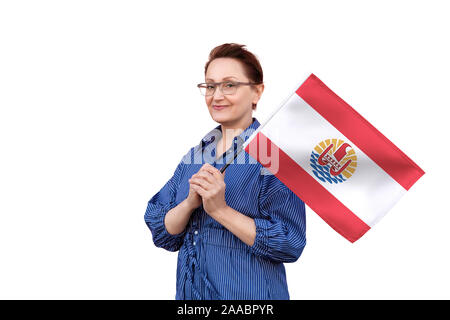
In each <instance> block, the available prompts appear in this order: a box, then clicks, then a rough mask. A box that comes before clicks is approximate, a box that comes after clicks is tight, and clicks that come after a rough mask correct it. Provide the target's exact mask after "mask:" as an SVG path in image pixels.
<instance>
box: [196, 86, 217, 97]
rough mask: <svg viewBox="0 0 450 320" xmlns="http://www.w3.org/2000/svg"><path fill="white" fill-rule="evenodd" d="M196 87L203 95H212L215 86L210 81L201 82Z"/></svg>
mask: <svg viewBox="0 0 450 320" xmlns="http://www.w3.org/2000/svg"><path fill="white" fill-rule="evenodd" d="M198 88H199V89H200V93H201V94H202V95H204V96H212V95H213V94H214V91H215V90H216V86H215V85H214V84H210V83H202V84H201V85H199V87H198Z"/></svg>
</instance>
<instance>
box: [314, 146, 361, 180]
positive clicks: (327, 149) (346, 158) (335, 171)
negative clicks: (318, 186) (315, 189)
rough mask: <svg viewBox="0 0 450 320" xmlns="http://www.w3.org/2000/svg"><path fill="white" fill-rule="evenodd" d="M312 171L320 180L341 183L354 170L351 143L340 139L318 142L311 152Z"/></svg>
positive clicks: (355, 160) (354, 154) (354, 162)
mask: <svg viewBox="0 0 450 320" xmlns="http://www.w3.org/2000/svg"><path fill="white" fill-rule="evenodd" d="M310 165H311V167H312V172H313V173H314V175H315V176H316V177H317V179H319V180H320V181H322V182H325V183H341V182H344V181H347V179H349V178H350V177H351V176H352V174H353V173H354V172H355V169H356V166H357V157H356V152H355V150H354V149H353V148H352V147H351V145H350V144H349V143H347V142H345V141H344V140H341V139H326V140H324V141H321V142H319V143H318V144H317V145H316V146H315V147H314V149H313V151H312V152H311V159H310Z"/></svg>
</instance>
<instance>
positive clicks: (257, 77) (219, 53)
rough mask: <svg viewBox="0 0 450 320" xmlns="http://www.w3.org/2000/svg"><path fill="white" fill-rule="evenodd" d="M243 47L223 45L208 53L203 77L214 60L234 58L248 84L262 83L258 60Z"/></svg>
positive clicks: (236, 44)
mask: <svg viewBox="0 0 450 320" xmlns="http://www.w3.org/2000/svg"><path fill="white" fill-rule="evenodd" d="M244 47H245V45H244V44H238V43H224V44H222V45H220V46H217V47H215V48H214V49H212V50H211V52H210V53H209V60H208V62H206V65H205V76H206V71H207V70H208V66H209V64H210V63H211V61H213V60H214V59H217V58H234V59H236V60H238V61H240V62H241V63H242V65H243V67H244V72H245V75H246V76H247V78H248V79H249V80H250V82H254V83H256V84H260V83H263V71H262V68H261V64H260V63H259V60H258V58H257V57H256V56H255V55H254V54H253V53H251V52H250V51H248V50H247V49H246V48H244ZM253 109H256V103H254V104H253Z"/></svg>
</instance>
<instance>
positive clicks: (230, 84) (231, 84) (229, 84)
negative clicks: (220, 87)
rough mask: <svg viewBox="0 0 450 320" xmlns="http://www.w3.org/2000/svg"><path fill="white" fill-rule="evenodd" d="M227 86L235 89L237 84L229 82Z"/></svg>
mask: <svg viewBox="0 0 450 320" xmlns="http://www.w3.org/2000/svg"><path fill="white" fill-rule="evenodd" d="M225 86H227V87H228V88H233V87H234V86H235V84H234V83H231V82H229V83H226V84H225Z"/></svg>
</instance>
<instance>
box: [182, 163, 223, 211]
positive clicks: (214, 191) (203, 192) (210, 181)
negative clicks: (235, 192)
mask: <svg viewBox="0 0 450 320" xmlns="http://www.w3.org/2000/svg"><path fill="white" fill-rule="evenodd" d="M224 176H225V173H224V174H222V173H220V171H219V170H218V169H216V168H214V167H213V166H212V165H210V164H208V163H205V164H204V165H203V166H202V167H201V168H200V170H199V171H198V172H197V173H196V174H194V175H192V177H191V179H189V184H190V188H192V189H194V191H196V192H197V193H198V194H199V195H200V196H201V199H202V202H203V208H204V209H205V211H206V212H207V213H208V214H209V215H210V216H211V217H213V218H214V217H217V215H218V214H219V212H220V211H221V210H223V209H225V208H226V207H227V203H226V202H225V181H224Z"/></svg>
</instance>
